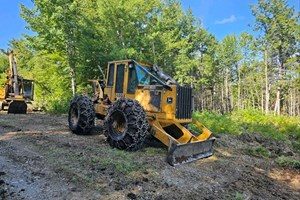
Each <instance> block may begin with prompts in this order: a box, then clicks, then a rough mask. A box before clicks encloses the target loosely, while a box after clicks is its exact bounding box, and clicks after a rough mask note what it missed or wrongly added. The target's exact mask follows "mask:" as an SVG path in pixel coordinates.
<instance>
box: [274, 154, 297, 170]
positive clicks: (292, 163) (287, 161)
mask: <svg viewBox="0 0 300 200" xmlns="http://www.w3.org/2000/svg"><path fill="white" fill-rule="evenodd" d="M276 162H277V163H278V164H279V165H280V166H282V167H290V168H294V169H300V161H299V160H294V159H291V158H288V157H285V156H280V157H278V158H277V159H276Z"/></svg>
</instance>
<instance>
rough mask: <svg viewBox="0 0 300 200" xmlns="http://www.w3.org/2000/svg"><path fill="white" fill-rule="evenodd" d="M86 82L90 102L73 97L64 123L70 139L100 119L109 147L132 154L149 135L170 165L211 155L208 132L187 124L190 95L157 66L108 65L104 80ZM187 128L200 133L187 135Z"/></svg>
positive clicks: (124, 61)
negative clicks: (160, 145)
mask: <svg viewBox="0 0 300 200" xmlns="http://www.w3.org/2000/svg"><path fill="white" fill-rule="evenodd" d="M91 82H92V84H93V88H94V95H93V98H92V99H90V98H89V97H87V96H84V95H79V96H76V97H75V98H74V99H73V100H72V101H71V104H70V108H69V116H68V120H69V127H70V129H71V130H72V131H73V132H74V133H76V134H88V133H89V132H90V131H91V129H92V128H93V126H94V117H95V116H96V117H97V118H100V119H104V123H103V130H104V134H105V136H106V137H107V142H108V143H109V144H110V146H112V147H115V148H118V149H121V150H128V151H135V150H138V149H140V148H142V146H143V143H144V140H145V137H146V136H147V135H148V134H152V135H153V136H154V137H155V138H157V139H158V140H159V141H161V142H162V143H163V144H165V145H166V146H168V149H169V150H168V154H167V161H168V162H169V163H170V164H171V165H176V164H178V163H183V162H190V161H193V160H197V159H200V158H204V157H209V156H211V155H212V146H213V143H214V138H212V137H211V132H210V131H209V130H208V129H207V128H206V127H205V126H203V125H202V124H201V123H200V122H198V121H196V120H194V119H192V109H193V105H192V104H193V100H192V89H191V88H188V87H182V86H180V85H179V84H178V83H177V82H175V81H174V80H173V79H172V78H171V77H170V76H168V75H166V74H165V73H164V72H163V71H161V70H160V69H159V68H158V67H157V66H150V65H148V64H145V63H140V62H136V61H134V60H122V61H114V62H109V63H108V70H107V77H106V80H93V81H91ZM189 123H194V124H195V125H196V126H198V127H199V129H201V130H202V131H201V133H195V134H194V133H191V131H189V130H188V129H187V128H186V127H187V126H186V125H187V124H189Z"/></svg>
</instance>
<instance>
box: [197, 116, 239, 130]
mask: <svg viewBox="0 0 300 200" xmlns="http://www.w3.org/2000/svg"><path fill="white" fill-rule="evenodd" d="M193 118H195V119H196V120H198V121H200V122H201V123H203V124H204V125H205V126H206V127H207V128H208V129H210V130H211V131H212V132H213V133H227V134H239V133H240V129H239V125H238V124H237V123H236V121H234V120H233V119H232V118H231V116H230V115H229V114H225V115H221V114H218V113H212V112H207V111H204V112H202V113H199V112H195V113H193ZM195 127H196V126H193V125H192V128H195ZM196 130H197V129H196ZM197 131H200V130H197Z"/></svg>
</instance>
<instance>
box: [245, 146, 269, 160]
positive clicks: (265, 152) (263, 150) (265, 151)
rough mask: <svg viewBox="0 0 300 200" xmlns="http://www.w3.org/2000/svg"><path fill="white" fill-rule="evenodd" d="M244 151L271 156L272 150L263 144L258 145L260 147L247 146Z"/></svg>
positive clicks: (253, 154)
mask: <svg viewBox="0 0 300 200" xmlns="http://www.w3.org/2000/svg"><path fill="white" fill-rule="evenodd" d="M244 151H245V152H246V153H247V154H250V155H252V156H259V157H260V156H262V157H265V158H267V157H269V156H270V152H269V151H268V149H266V148H265V147H262V146H258V147H248V148H245V149H244Z"/></svg>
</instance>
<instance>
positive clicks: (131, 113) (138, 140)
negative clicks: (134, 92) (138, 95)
mask: <svg viewBox="0 0 300 200" xmlns="http://www.w3.org/2000/svg"><path fill="white" fill-rule="evenodd" d="M148 129H149V125H148V120H147V116H146V112H145V110H144V109H143V107H142V106H141V105H140V104H139V102H138V101H136V100H133V99H127V98H121V99H119V100H117V101H116V102H115V103H114V104H113V105H112V106H110V107H109V108H108V110H107V116H106V117H105V120H104V125H103V130H104V134H105V136H106V137H107V142H108V143H109V144H110V146H112V147H115V148H118V149H121V150H127V151H136V150H138V149H140V148H142V146H143V143H144V141H145V138H146V136H147V134H148Z"/></svg>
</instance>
